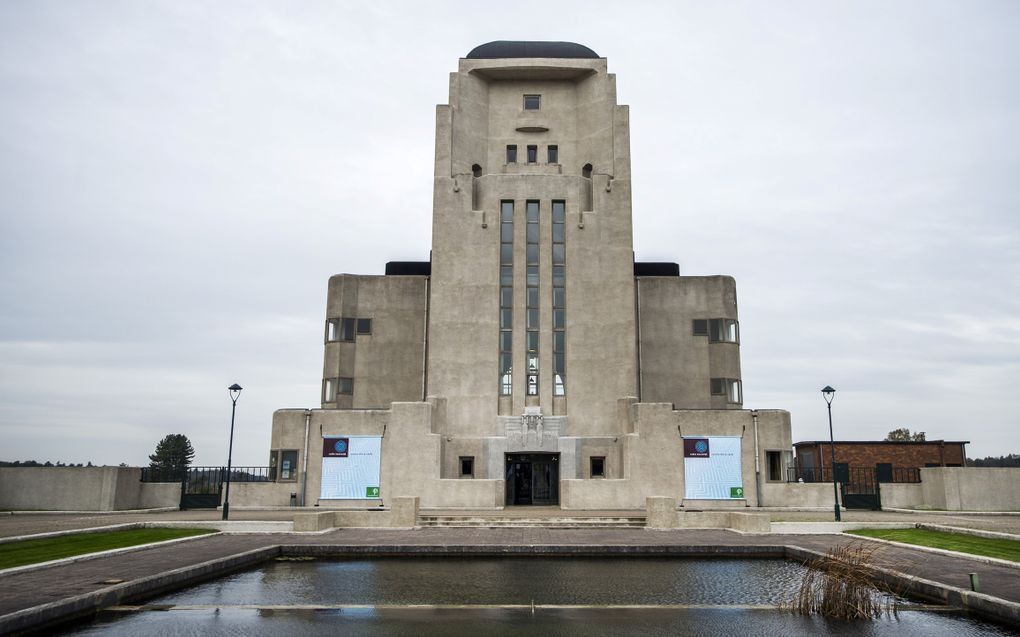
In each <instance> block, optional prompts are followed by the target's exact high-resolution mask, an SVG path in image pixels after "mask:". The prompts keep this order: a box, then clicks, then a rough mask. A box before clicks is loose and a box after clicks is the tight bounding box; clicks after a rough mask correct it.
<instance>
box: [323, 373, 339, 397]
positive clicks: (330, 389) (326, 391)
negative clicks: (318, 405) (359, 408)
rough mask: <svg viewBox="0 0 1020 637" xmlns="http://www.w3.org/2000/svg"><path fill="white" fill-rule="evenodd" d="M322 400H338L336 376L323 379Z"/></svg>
mask: <svg viewBox="0 0 1020 637" xmlns="http://www.w3.org/2000/svg"><path fill="white" fill-rule="evenodd" d="M322 402H324V403H335V402H336V379H335V378H323V379H322Z"/></svg>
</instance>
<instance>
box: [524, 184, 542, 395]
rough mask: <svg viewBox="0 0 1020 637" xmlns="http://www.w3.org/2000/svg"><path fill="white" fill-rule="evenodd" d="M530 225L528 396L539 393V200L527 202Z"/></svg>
mask: <svg viewBox="0 0 1020 637" xmlns="http://www.w3.org/2000/svg"><path fill="white" fill-rule="evenodd" d="M526 210H527V213H528V226H527V230H528V231H527V250H526V255H527V264H526V265H527V268H528V277H527V299H526V301H527V303H526V305H527V312H528V314H527V325H526V327H525V329H526V330H527V331H526V339H527V340H526V345H527V348H526V350H527V357H526V362H527V370H528V372H527V373H528V390H527V393H528V396H537V395H538V369H539V368H538V335H539V322H540V321H539V319H540V316H541V312H540V307H539V287H538V281H539V279H538V235H539V223H538V219H539V206H538V202H537V201H529V202H527V208H526Z"/></svg>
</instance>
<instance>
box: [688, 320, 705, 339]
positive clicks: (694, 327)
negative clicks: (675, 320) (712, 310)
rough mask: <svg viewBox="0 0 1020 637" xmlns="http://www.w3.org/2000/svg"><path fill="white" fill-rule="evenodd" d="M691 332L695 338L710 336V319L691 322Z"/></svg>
mask: <svg viewBox="0 0 1020 637" xmlns="http://www.w3.org/2000/svg"><path fill="white" fill-rule="evenodd" d="M691 331H692V333H693V334H694V336H708V319H694V320H693V321H692V322H691Z"/></svg>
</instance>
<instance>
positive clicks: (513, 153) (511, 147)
mask: <svg viewBox="0 0 1020 637" xmlns="http://www.w3.org/2000/svg"><path fill="white" fill-rule="evenodd" d="M506 163H508V164H516V163H517V144H507V145H506Z"/></svg>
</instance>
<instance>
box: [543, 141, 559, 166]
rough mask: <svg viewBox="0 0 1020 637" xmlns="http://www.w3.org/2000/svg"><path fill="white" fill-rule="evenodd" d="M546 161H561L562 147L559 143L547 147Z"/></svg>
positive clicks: (553, 162) (548, 162)
mask: <svg viewBox="0 0 1020 637" xmlns="http://www.w3.org/2000/svg"><path fill="white" fill-rule="evenodd" d="M545 160H546V161H545V163H547V164H558V163H560V147H559V146H558V145H557V144H549V145H548V146H546V147H545Z"/></svg>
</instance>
